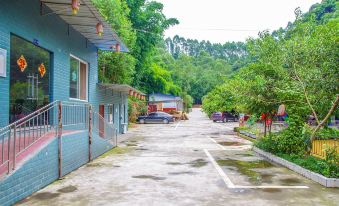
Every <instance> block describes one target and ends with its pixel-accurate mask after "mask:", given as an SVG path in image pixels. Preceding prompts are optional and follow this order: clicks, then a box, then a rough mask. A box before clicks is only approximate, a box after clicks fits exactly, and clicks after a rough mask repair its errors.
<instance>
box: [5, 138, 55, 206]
mask: <svg viewBox="0 0 339 206" xmlns="http://www.w3.org/2000/svg"><path fill="white" fill-rule="evenodd" d="M57 178H58V141H57V139H54V140H52V141H51V142H50V143H48V145H46V147H44V148H43V149H42V150H40V151H39V152H38V153H36V154H35V155H34V156H33V157H32V158H31V159H29V160H28V161H26V162H25V163H24V164H23V165H22V166H21V167H19V168H17V169H16V170H15V171H14V172H13V173H12V174H10V175H9V176H7V177H5V179H2V180H1V181H0V191H1V192H0V205H3V206H5V205H11V204H13V203H15V202H17V201H19V200H21V199H23V198H25V197H27V196H29V195H30V194H32V193H34V192H36V191H38V190H39V189H41V188H43V187H45V186H46V185H48V184H50V183H52V182H53V181H55V180H56V179H57Z"/></svg>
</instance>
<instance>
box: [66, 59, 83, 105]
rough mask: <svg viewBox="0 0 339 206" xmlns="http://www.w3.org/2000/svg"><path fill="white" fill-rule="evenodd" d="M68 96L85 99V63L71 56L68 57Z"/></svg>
mask: <svg viewBox="0 0 339 206" xmlns="http://www.w3.org/2000/svg"><path fill="white" fill-rule="evenodd" d="M70 66H71V68H70V88H69V95H70V98H73V99H80V100H85V101H86V100H87V85H88V82H87V80H88V78H87V76H88V72H87V63H85V62H83V61H81V60H80V59H78V58H76V57H73V56H71V59H70Z"/></svg>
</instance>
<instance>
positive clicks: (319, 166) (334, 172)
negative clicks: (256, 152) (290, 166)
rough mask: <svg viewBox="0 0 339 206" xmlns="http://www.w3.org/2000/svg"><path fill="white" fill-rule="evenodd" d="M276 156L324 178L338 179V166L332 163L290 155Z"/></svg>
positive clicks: (309, 157) (310, 157) (311, 157)
mask: <svg viewBox="0 0 339 206" xmlns="http://www.w3.org/2000/svg"><path fill="white" fill-rule="evenodd" d="M278 156H280V157H282V158H284V159H286V160H288V161H290V162H293V163H295V164H297V165H300V166H302V167H304V168H306V169H308V170H311V171H313V172H316V173H319V174H322V175H324V176H325V177H331V178H338V177H339V165H338V164H336V163H334V162H329V161H327V160H322V159H319V158H316V157H313V156H303V157H301V156H298V155H293V154H292V155H291V154H278Z"/></svg>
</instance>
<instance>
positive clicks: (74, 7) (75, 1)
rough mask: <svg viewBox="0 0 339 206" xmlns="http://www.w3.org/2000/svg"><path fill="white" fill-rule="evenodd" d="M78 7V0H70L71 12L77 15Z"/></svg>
mask: <svg viewBox="0 0 339 206" xmlns="http://www.w3.org/2000/svg"><path fill="white" fill-rule="evenodd" d="M79 9H80V0H72V13H73V15H77V14H78V12H79Z"/></svg>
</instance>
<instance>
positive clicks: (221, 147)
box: [207, 136, 226, 150]
mask: <svg viewBox="0 0 339 206" xmlns="http://www.w3.org/2000/svg"><path fill="white" fill-rule="evenodd" d="M207 137H208V138H209V139H210V140H211V141H212V142H214V143H215V144H217V145H218V147H219V148H220V149H222V150H226V149H225V147H223V146H222V145H220V144H218V142H217V141H215V139H213V138H211V137H210V136H207Z"/></svg>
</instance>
